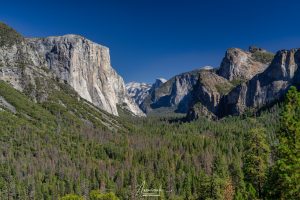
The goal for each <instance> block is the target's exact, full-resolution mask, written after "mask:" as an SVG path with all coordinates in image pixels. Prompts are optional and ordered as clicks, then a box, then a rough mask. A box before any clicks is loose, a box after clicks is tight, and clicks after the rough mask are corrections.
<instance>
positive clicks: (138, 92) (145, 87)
mask: <svg viewBox="0 0 300 200" xmlns="http://www.w3.org/2000/svg"><path fill="white" fill-rule="evenodd" d="M126 89H127V92H128V94H129V96H130V97H131V98H132V99H133V100H134V101H135V103H136V104H138V105H141V104H142V102H143V101H144V100H145V98H146V97H147V96H148V94H149V91H150V89H151V84H147V83H137V82H129V83H127V84H126Z"/></svg>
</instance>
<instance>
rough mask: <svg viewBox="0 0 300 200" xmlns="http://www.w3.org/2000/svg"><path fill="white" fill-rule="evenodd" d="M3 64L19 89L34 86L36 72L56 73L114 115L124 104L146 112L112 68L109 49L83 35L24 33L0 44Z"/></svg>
mask: <svg viewBox="0 0 300 200" xmlns="http://www.w3.org/2000/svg"><path fill="white" fill-rule="evenodd" d="M3 27H7V26H5V25H3ZM1 28H2V27H1ZM0 38H1V37H0ZM0 66H1V67H0V79H1V80H5V81H8V82H10V83H11V84H12V85H13V86H14V87H15V88H16V89H18V90H20V91H23V90H24V89H25V88H26V85H28V84H30V85H33V86H34V85H35V82H34V79H35V77H37V76H44V77H54V78H56V79H57V80H59V81H60V82H64V83H66V84H69V85H70V86H71V87H72V88H73V89H74V90H75V91H76V92H77V93H78V94H79V95H80V96H81V97H82V98H84V99H86V100H87V101H89V102H91V103H93V104H94V105H96V106H97V107H99V108H101V109H103V110H105V111H107V112H109V113H111V114H113V115H118V110H117V107H118V106H121V107H123V108H125V109H127V110H129V111H131V112H132V113H133V114H134V115H138V116H144V113H143V112H142V111H141V110H140V109H139V107H138V105H137V104H136V103H135V102H134V101H133V100H132V99H131V97H130V96H129V95H128V94H127V90H126V88H125V83H124V81H123V78H122V77H121V76H120V75H118V74H117V72H116V71H115V70H114V69H113V68H112V66H111V63H110V55H109V49H108V48H107V47H104V46H102V45H99V44H96V43H94V42H92V41H90V40H88V39H86V38H84V37H82V36H78V35H64V36H58V37H47V38H27V39H25V38H23V37H22V39H20V40H19V41H18V43H13V42H12V44H9V45H3V46H0ZM45 69H48V70H45Z"/></svg>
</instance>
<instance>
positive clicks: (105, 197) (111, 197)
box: [90, 190, 119, 200]
mask: <svg viewBox="0 0 300 200" xmlns="http://www.w3.org/2000/svg"><path fill="white" fill-rule="evenodd" d="M90 200H119V199H118V197H116V195H115V194H114V193H112V192H109V193H105V194H103V193H101V192H100V191H98V190H93V191H91V193H90Z"/></svg>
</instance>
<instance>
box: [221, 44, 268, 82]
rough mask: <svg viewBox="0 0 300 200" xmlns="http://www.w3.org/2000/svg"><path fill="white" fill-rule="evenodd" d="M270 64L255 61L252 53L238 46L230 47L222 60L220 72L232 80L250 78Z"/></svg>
mask: <svg viewBox="0 0 300 200" xmlns="http://www.w3.org/2000/svg"><path fill="white" fill-rule="evenodd" d="M267 66H268V64H265V63H261V62H258V61H255V59H254V58H253V57H252V53H250V52H246V51H243V50H241V49H238V48H231V49H228V50H227V51H226V53H225V57H224V58H223V60H222V63H221V66H220V69H219V70H218V72H217V73H218V74H219V75H220V76H222V77H224V78H226V79H228V80H230V81H232V80H243V81H244V80H250V79H251V78H252V77H253V76H255V75H256V74H259V73H261V72H263V71H264V70H265V69H266V68H267Z"/></svg>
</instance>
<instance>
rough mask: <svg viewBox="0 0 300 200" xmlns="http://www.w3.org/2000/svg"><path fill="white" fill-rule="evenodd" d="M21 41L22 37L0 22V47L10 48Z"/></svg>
mask: <svg viewBox="0 0 300 200" xmlns="http://www.w3.org/2000/svg"><path fill="white" fill-rule="evenodd" d="M22 40H23V37H22V36H21V35H20V34H19V33H17V32H16V31H15V30H14V29H12V28H11V27H9V26H7V25H6V24H4V23H3V22H0V47H3V46H7V47H11V46H12V45H14V44H18V43H20V42H21V41H22Z"/></svg>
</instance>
